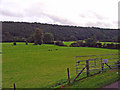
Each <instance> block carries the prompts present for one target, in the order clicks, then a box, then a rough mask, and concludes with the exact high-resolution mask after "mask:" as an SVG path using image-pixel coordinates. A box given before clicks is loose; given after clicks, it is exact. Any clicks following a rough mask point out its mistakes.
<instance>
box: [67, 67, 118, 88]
mask: <svg viewBox="0 0 120 90" xmlns="http://www.w3.org/2000/svg"><path fill="white" fill-rule="evenodd" d="M117 72H118V71H117V70H114V69H113V70H109V71H107V72H104V73H100V74H97V75H95V76H91V77H88V78H85V79H83V80H80V81H77V82H75V83H74V84H72V85H71V87H69V88H102V87H104V86H106V85H109V84H111V83H113V82H115V81H117V80H119V77H118V73H117ZM96 90H98V89H96Z"/></svg>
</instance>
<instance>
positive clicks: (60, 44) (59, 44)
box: [55, 41, 66, 46]
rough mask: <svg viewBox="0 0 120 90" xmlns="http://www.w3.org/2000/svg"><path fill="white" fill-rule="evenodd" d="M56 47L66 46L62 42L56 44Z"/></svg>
mask: <svg viewBox="0 0 120 90" xmlns="http://www.w3.org/2000/svg"><path fill="white" fill-rule="evenodd" d="M55 45H58V46H66V45H64V44H63V42H62V41H57V42H55Z"/></svg>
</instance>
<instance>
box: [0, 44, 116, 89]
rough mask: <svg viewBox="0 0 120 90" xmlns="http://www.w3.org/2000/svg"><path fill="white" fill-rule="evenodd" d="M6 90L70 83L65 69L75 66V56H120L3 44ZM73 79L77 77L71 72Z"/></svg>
mask: <svg viewBox="0 0 120 90" xmlns="http://www.w3.org/2000/svg"><path fill="white" fill-rule="evenodd" d="M2 48H3V49H2V69H3V70H2V75H3V76H2V77H3V78H2V79H3V82H2V85H3V88H9V87H13V83H15V84H16V87H17V88H42V87H49V86H51V85H53V84H54V83H56V82H59V81H64V80H66V79H67V71H66V68H69V67H74V68H75V65H76V63H75V62H76V61H75V56H80V55H99V54H113V53H118V50H112V49H101V48H88V47H59V46H55V45H45V44H42V45H41V46H40V45H37V46H36V45H33V44H29V45H25V43H17V45H16V46H13V45H12V43H3V46H2ZM70 72H71V73H70V74H71V77H72V76H74V75H76V73H75V71H73V70H71V71H70Z"/></svg>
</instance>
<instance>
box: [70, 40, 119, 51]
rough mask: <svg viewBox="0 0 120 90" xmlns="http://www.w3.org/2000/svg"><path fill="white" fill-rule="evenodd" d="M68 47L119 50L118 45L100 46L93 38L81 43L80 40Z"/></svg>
mask: <svg viewBox="0 0 120 90" xmlns="http://www.w3.org/2000/svg"><path fill="white" fill-rule="evenodd" d="M70 47H97V48H108V49H120V44H113V43H111V44H106V43H104V44H102V43H100V42H97V40H95V39H93V38H88V39H85V41H84V42H83V41H82V40H78V41H77V42H76V43H72V44H71V45H70Z"/></svg>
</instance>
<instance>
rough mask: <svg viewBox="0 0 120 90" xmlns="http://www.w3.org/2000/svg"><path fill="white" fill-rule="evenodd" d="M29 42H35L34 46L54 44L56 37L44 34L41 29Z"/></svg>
mask: <svg viewBox="0 0 120 90" xmlns="http://www.w3.org/2000/svg"><path fill="white" fill-rule="evenodd" d="M30 39H32V40H30ZM29 41H31V42H34V45H38V44H39V45H41V44H43V43H44V44H54V36H53V34H52V33H48V32H47V33H44V32H43V30H41V29H40V28H36V29H35V32H34V34H33V35H31V36H30V37H29Z"/></svg>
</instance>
